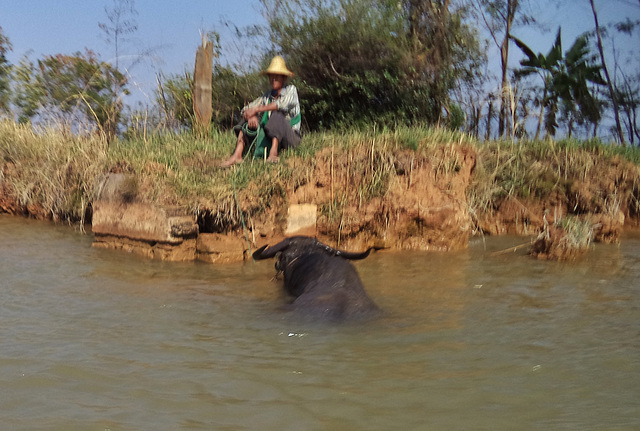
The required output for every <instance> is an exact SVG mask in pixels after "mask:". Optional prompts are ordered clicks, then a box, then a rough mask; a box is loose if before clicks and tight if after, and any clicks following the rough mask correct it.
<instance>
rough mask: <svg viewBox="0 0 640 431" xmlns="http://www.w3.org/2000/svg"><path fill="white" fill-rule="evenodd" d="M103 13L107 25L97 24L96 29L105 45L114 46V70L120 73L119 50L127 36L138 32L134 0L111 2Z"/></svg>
mask: <svg viewBox="0 0 640 431" xmlns="http://www.w3.org/2000/svg"><path fill="white" fill-rule="evenodd" d="M104 12H105V14H106V15H107V19H108V20H109V23H98V27H100V30H102V31H103V32H104V34H105V37H106V41H107V43H108V44H113V46H114V49H115V62H116V65H115V70H116V72H120V48H121V45H122V44H123V43H124V42H126V41H128V39H127V36H128V35H131V34H133V33H135V32H136V31H137V30H138V23H137V21H136V19H135V17H136V16H137V15H138V11H137V10H136V8H135V1H134V0H113V7H111V8H109V7H106V6H105V8H104ZM116 93H117V90H116Z"/></svg>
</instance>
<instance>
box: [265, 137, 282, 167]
mask: <svg viewBox="0 0 640 431" xmlns="http://www.w3.org/2000/svg"><path fill="white" fill-rule="evenodd" d="M279 161H280V158H279V157H278V138H273V139H272V140H271V150H270V151H269V157H268V158H267V162H271V163H278V162H279Z"/></svg>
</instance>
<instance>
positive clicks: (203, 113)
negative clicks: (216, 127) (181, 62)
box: [193, 35, 213, 135]
mask: <svg viewBox="0 0 640 431" xmlns="http://www.w3.org/2000/svg"><path fill="white" fill-rule="evenodd" d="M212 76H213V43H211V42H209V41H207V40H206V39H205V37H204V35H203V36H202V45H201V46H200V47H199V48H198V51H197V52H196V66H195V71H194V73H193V112H194V114H195V124H194V129H195V130H196V131H198V132H199V133H202V134H203V135H207V134H208V132H209V124H210V123H211V114H212V109H211V97H212V94H211V79H212Z"/></svg>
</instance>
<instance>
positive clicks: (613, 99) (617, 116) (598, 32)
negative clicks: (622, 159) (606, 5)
mask: <svg viewBox="0 0 640 431" xmlns="http://www.w3.org/2000/svg"><path fill="white" fill-rule="evenodd" d="M589 3H590V4H591V11H592V12H593V20H594V21H595V25H596V36H597V42H598V52H599V53H600V61H601V62H602V69H603V71H604V76H605V78H606V84H607V87H608V89H609V95H610V97H611V102H612V103H613V115H614V117H615V119H616V130H617V132H618V137H619V138H620V142H621V143H622V145H624V143H625V140H624V133H623V132H622V125H621V123H620V108H619V107H618V101H617V100H616V95H615V89H614V86H613V82H612V81H611V76H610V75H609V69H608V68H607V63H606V61H605V58H604V48H603V47H602V32H601V30H600V24H599V22H598V13H597V12H596V6H595V4H594V3H593V0H589Z"/></svg>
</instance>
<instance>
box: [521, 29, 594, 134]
mask: <svg viewBox="0 0 640 431" xmlns="http://www.w3.org/2000/svg"><path fill="white" fill-rule="evenodd" d="M561 34H562V33H561V28H558V34H557V36H556V41H555V43H554V44H553V46H552V47H551V50H550V51H549V53H548V54H547V55H546V56H545V55H543V54H541V53H538V54H537V55H536V54H535V53H534V52H533V50H531V48H529V47H528V46H527V45H526V44H525V43H524V42H522V41H521V40H519V39H517V38H515V37H512V38H513V41H514V42H515V43H516V45H517V46H518V48H520V49H521V50H522V52H523V53H524V54H525V55H526V56H527V58H526V59H524V60H522V61H521V62H520V65H521V66H522V68H521V69H518V70H517V71H516V76H520V77H524V76H529V75H531V74H534V73H537V74H539V75H540V76H541V77H542V79H543V81H544V85H543V87H542V98H541V99H540V116H539V120H538V128H537V130H536V135H535V138H534V139H536V140H537V139H538V138H539V137H540V129H541V126H542V121H543V118H544V125H545V130H546V131H547V133H548V134H549V135H551V136H554V135H555V133H556V129H557V128H558V122H557V113H558V110H559V108H560V102H561V101H562V107H563V111H564V112H565V113H566V114H567V117H568V122H569V133H570V134H571V131H572V128H573V122H574V121H576V120H577V121H579V122H582V121H584V120H586V121H589V122H590V123H596V122H598V121H599V120H600V105H599V103H598V102H597V100H596V99H595V98H594V97H593V95H592V93H591V89H590V88H589V83H593V84H597V85H604V84H605V82H604V80H603V79H602V76H600V70H601V69H602V66H600V65H595V64H594V62H595V56H594V55H591V54H590V52H589V46H588V39H587V36H586V35H582V36H580V37H578V38H577V39H576V41H575V42H574V43H573V45H572V46H571V48H569V50H568V51H567V52H566V53H565V54H564V56H563V54H562V38H561ZM545 109H546V112H545Z"/></svg>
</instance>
